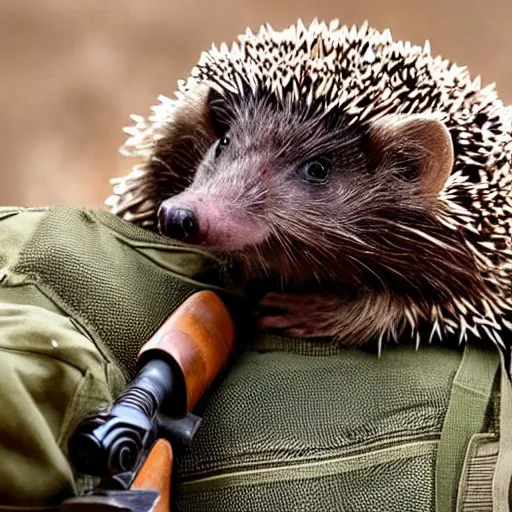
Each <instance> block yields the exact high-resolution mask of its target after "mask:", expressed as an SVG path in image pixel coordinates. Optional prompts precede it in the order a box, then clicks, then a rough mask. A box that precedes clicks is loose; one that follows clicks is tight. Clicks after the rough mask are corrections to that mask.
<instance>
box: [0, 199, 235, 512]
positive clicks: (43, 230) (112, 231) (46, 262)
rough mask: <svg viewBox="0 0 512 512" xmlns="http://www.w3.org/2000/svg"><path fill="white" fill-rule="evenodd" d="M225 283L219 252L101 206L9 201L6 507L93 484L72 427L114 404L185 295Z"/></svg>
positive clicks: (3, 221) (0, 302)
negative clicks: (72, 442) (73, 459)
mask: <svg viewBox="0 0 512 512" xmlns="http://www.w3.org/2000/svg"><path fill="white" fill-rule="evenodd" d="M220 284H224V285H225V287H226V290H227V289H228V288H229V285H230V282H229V279H228V274H227V272H226V270H225V269H224V268H223V267H222V266H221V265H219V264H218V263H217V262H216V260H215V259H214V258H212V257H209V256H206V255H203V254H202V253H201V252H199V251H195V250H188V249H186V248H184V247H183V246H171V245H169V243H167V242H166V241H165V240H164V239H162V238H161V237H158V236H156V235H152V234H151V233H147V232H146V231H144V230H143V229H140V228H137V227H134V226H132V225H130V224H129V223H126V222H124V221H121V220H119V219H118V218H116V217H114V216H111V215H109V214H106V213H104V212H94V211H86V210H79V209H72V208H48V209H39V210H24V209H21V208H20V209H6V208H4V209H1V210H0V356H1V357H0V375H2V378H1V379H0V410H2V411H4V413H3V414H2V419H1V421H0V508H2V507H5V506H15V505H16V506H17V507H21V508H22V509H23V508H27V507H39V506H52V505H53V506H56V505H58V504H59V502H60V501H61V500H62V499H64V498H66V497H69V496H72V495H74V494H76V493H77V492H81V491H82V490H83V489H84V487H85V486H86V484H87V479H86V478H84V477H82V476H79V475H75V474H73V471H72V468H71V467H70V465H69V463H68V460H67V458H66V446H67V441H68V439H69V436H70V434H71V432H72V430H73V429H74V427H75V426H76V425H77V423H78V421H80V419H82V418H83V416H84V415H86V414H88V413H90V412H92V411H94V410H96V409H98V408H100V407H107V406H108V405H109V404H110V403H111V402H112V400H113V398H114V397H115V396H116V395H117V394H118V393H119V392H120V391H121V389H122V387H123V386H124V385H125V383H126V378H127V377H128V376H130V375H131V374H132V373H133V369H134V365H135V359H136V355H137V353H138V350H139V348H140V346H141V344H142V343H143V342H145V341H146V340H147V339H148V337H149V336H150V335H151V334H152V333H153V332H154V331H155V330H156V329H157V328H158V326H159V325H160V324H161V323H162V322H163V320H165V318H167V317H168V315H169V314H170V313H171V312H172V311H173V310H174V309H176V307H178V306H179V305H180V304H181V303H182V302H183V300H184V299H185V298H186V297H187V296H189V295H190V294H192V293H194V292H195V291H197V290H198V289H200V288H208V287H209V288H211V289H214V290H216V291H217V292H219V293H223V290H224V289H221V288H219V285H220ZM223 296H224V298H225V299H226V300H227V301H228V302H229V297H227V292H226V293H223ZM233 310H236V308H235V307H234V306H233Z"/></svg>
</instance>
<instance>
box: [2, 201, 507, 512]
mask: <svg viewBox="0 0 512 512" xmlns="http://www.w3.org/2000/svg"><path fill="white" fill-rule="evenodd" d="M228 270H229V269H226V268H225V267H224V266H223V265H222V264H221V262H219V261H217V260H216V259H215V258H214V257H213V256H211V255H209V254H207V253H204V252H203V251H200V250H197V249H193V248H190V247H186V246H184V245H181V244H170V243H169V241H168V240H166V239H164V238H161V237H159V236H158V235H156V234H153V233H150V232H147V231H145V230H143V229H141V228H138V227H136V226H133V225H131V224H129V223H126V222H124V221H122V220H120V219H118V218H116V217H114V216H112V215H110V214H108V213H106V212H103V211H93V210H85V209H74V208H45V209H33V210H25V209H20V208H5V209H2V210H0V351H1V356H0V375H1V379H0V410H1V411H2V416H1V420H0V509H12V510H21V509H32V510H34V509H39V508H43V509H44V508H52V507H55V506H57V505H58V504H59V503H60V502H61V501H62V500H63V499H65V498H66V497H69V496H72V495H74V494H76V493H80V492H83V490H84V489H85V488H86V487H87V485H89V484H90V482H88V481H87V479H85V478H84V477H82V476H79V475H76V474H74V472H73V469H72V467H71V466H70V464H69V462H68V460H67V457H66V450H67V448H66V447H67V441H68V439H69V436H70V434H71V432H72V431H73V429H74V427H75V426H76V425H77V423H78V422H79V421H80V419H81V418H82V417H83V416H84V414H86V413H88V412H91V411H93V410H97V409H99V408H102V407H108V405H109V404H110V403H111V401H112V399H113V398H114V397H115V396H116V395H117V394H118V393H119V392H120V390H121V389H122V388H123V386H124V385H125V384H126V382H127V380H128V379H129V378H130V377H131V376H132V375H133V371H134V367H135V359H136V356H137V353H138V350H139V348H140V346H141V345H142V343H144V341H146V340H147V339H148V338H149V336H150V335H151V334H152V333H153V332H154V331H155V330H156V329H157V328H158V326H159V325H161V323H162V322H163V321H164V320H165V319H166V318H167V317H168V315H169V314H170V313H171V312H172V311H173V310H174V309H175V308H176V307H178V306H179V305H180V304H181V303H182V302H183V300H184V299H185V298H186V297H187V296H189V295H191V294H192V293H194V292H195V291H197V290H199V289H203V288H209V289H212V290H214V291H216V292H218V293H219V294H220V295H221V296H222V297H223V299H224V300H225V301H226V303H227V304H228V306H229V307H230V309H231V311H232V313H233V315H234V316H235V318H237V317H240V318H241V311H242V310H243V305H244V298H243V294H242V293H241V292H240V290H238V288H237V286H236V283H235V282H234V281H233V280H232V277H231V275H230V273H229V271H228ZM241 306H242V307H241ZM239 341H242V340H239ZM244 341H246V342H247V339H245V340H244ZM498 374H499V359H498V355H497V354H496V353H495V352H494V350H493V349H492V348H489V349H481V348H477V347H473V346H468V347H466V348H465V349H464V350H462V349H461V350H460V351H458V350H454V349H450V348H448V347H439V346H438V347H434V346H427V347H423V348H421V349H420V350H419V351H415V350H414V349H413V348H411V347H408V346H401V347H398V346H394V347H389V348H387V349H386V350H384V352H383V355H382V357H380V358H378V357H377V356H376V355H375V354H372V353H369V352H364V351H356V350H342V349H339V348H337V347H336V346H334V345H329V344H322V343H315V342H307V341H304V340H302V341H300V340H289V339H285V338H280V337H277V336H269V335H261V336H258V337H255V338H254V339H252V340H251V342H250V344H249V346H248V347H247V348H246V350H245V351H243V352H242V353H241V354H240V355H239V357H238V358H237V360H236V362H235V364H234V365H233V367H232V368H231V370H230V372H229V373H228V374H227V375H226V376H225V378H224V379H223V380H222V382H220V383H219V384H218V385H217V386H216V387H215V388H214V389H213V390H212V392H211V393H210V396H209V397H208V402H207V407H206V411H205V413H204V421H203V424H202V426H201V429H200V431H199V433H198V435H197V438H196V441H195V443H194V445H193V447H192V448H191V449H189V450H188V451H187V452H186V453H184V454H182V455H181V456H180V457H179V459H178V461H177V472H176V475H175V483H176V489H175V492H174V496H175V505H176V510H179V511H212V512H215V511H262V510H276V511H292V510H312V511H313V510H314V511H323V510H325V511H328V510H329V511H330V510H340V511H341V510H350V511H368V510H379V511H386V510H389V511H395V510H396V511H407V512H414V511H421V512H424V511H434V510H437V511H448V510H482V511H484V510H492V492H493V485H494V494H495V495H496V493H497V492H498V493H499V492H500V491H499V489H500V486H499V485H497V484H496V483H494V484H493V479H494V481H495V480H496V478H495V476H494V475H495V468H496V461H497V459H498V456H499V454H500V453H501V451H499V450H498V449H499V442H500V439H499V427H500V422H503V412H502V415H501V417H500V407H499V395H498V391H499V387H500V382H499V379H498V378H497V376H498ZM509 426H510V423H509ZM498 480H499V478H498ZM502 487H503V486H502ZM497 488H498V490H496V489H497ZM490 500H491V501H490ZM471 506H473V507H474V506H477V507H480V508H470V507H471ZM457 507H458V508H457ZM463 507H466V508H463ZM468 507H469V508H468ZM504 510H505V509H504Z"/></svg>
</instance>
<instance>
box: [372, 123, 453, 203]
mask: <svg viewBox="0 0 512 512" xmlns="http://www.w3.org/2000/svg"><path fill="white" fill-rule="evenodd" d="M369 143H370V156H371V160H372V161H373V163H374V164H377V166H378V165H379V163H381V162H382V161H393V162H395V163H396V164H398V165H400V164H402V165H404V166H405V167H406V168H407V167H408V166H409V167H412V168H413V169H412V170H413V171H414V179H415V180H417V182H418V184H419V188H420V190H421V192H423V193H424V194H425V195H428V196H429V197H436V196H437V195H439V193H440V192H441V191H442V190H443V188H444V186H445V184H446V181H447V180H448V178H449V176H450V174H451V172H452V169H453V163H454V149H453V143H452V138H451V136H450V132H449V131H448V129H447V128H446V126H445V125H444V123H442V122H441V121H439V120H437V119H433V118H431V117H427V116H421V115H389V116H384V117H382V118H380V119H378V120H376V121H374V122H373V123H372V126H371V128H370V132H369ZM397 160H398V161H397ZM400 160H403V161H402V162H400Z"/></svg>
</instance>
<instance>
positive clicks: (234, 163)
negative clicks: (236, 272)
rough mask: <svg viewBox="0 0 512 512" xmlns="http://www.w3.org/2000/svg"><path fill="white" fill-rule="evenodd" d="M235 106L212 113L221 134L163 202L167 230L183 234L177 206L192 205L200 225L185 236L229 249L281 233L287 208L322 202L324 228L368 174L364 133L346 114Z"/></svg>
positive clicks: (294, 212)
mask: <svg viewBox="0 0 512 512" xmlns="http://www.w3.org/2000/svg"><path fill="white" fill-rule="evenodd" d="M229 107H230V108H229V121H228V122H222V123H220V122H218V120H216V119H213V120H212V125H213V126H214V129H215V131H216V134H217V137H218V138H217V139H216V140H215V141H214V143H213V144H212V145H211V146H210V148H209V149H208V150H207V151H206V154H205V156H204V158H203V159H202V161H201V162H200V164H199V165H198V167H197V170H196V171H195V176H194V180H193V182H192V184H191V186H189V187H188V188H187V189H186V191H185V192H183V193H182V194H179V195H178V196H174V197H172V198H171V199H169V200H168V201H166V202H165V203H164V205H163V208H162V210H161V211H162V215H163V217H164V219H163V222H162V223H161V225H162V226H163V230H164V232H166V233H167V234H173V235H174V236H176V234H178V236H179V233H176V228H175V224H176V223H175V222H174V220H175V219H176V217H175V216H174V215H173V214H172V211H173V210H175V209H176V208H183V207H184V206H185V205H188V209H189V210H190V211H191V212H192V211H193V216H194V217H195V223H196V224H197V228H198V229H197V230H195V231H194V232H190V231H189V232H187V233H186V232H184V231H183V230H181V234H182V237H183V236H185V237H186V239H187V240H188V241H190V242H193V243H201V244H204V245H206V246H209V247H211V248H214V249H219V250H224V251H234V250H241V249H243V248H244V247H247V246H251V245H258V244H262V243H264V242H268V241H269V238H270V237H272V236H279V235H280V231H281V229H280V224H281V222H280V218H281V217H282V216H283V214H284V213H285V212H286V213H288V214H289V215H290V216H291V217H292V218H297V219H298V218H300V217H302V216H303V215H307V210H309V211H311V210H315V211H316V218H317V219H318V231H321V226H322V222H321V219H322V217H323V216H325V215H327V214H328V213H329V212H328V210H329V206H328V205H329V204H332V201H333V200H335V199H336V200H337V203H338V204H340V205H341V206H342V205H343V199H342V196H343V195H344V193H345V192H344V191H346V190H349V189H351V188H352V185H350V182H351V181H360V180H361V178H362V176H363V175H364V174H365V170H366V163H365V156H364V153H363V149H362V137H361V135H360V134H359V133H358V132H357V131H356V130H354V129H348V128H347V127H346V126H345V124H344V123H343V122H342V121H340V117H339V116H336V117H333V118H331V119H318V118H309V117H308V116H307V111H305V110H304V111H303V112H301V110H300V108H299V109H297V108H294V109H292V108H283V107H282V106H277V105H275V104H272V103H271V102H269V101H266V100H265V99H262V100H255V99H253V100H252V101H250V102H245V103H243V104H235V103H233V104H231V105H229ZM332 119H335V121H332ZM169 212H171V214H169ZM191 215H192V214H191ZM179 230H180V229H179V228H178V231H179ZM171 232H172V233H171Z"/></svg>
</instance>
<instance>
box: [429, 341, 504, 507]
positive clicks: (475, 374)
mask: <svg viewBox="0 0 512 512" xmlns="http://www.w3.org/2000/svg"><path fill="white" fill-rule="evenodd" d="M499 364H500V363H499V354H498V353H497V351H494V352H491V351H488V350H482V349H480V348H478V347H475V346H472V345H468V346H467V347H466V349H465V351H464V356H463V358H462V362H461V365H460V367H459V370H458V371H457V374H456V375H455V378H454V381H453V385H452V393H451V398H450V404H449V406H448V411H447V413H446V416H445V420H444V425H443V432H442V434H441V439H440V441H439V450H438V454H437V462H436V510H437V512H450V511H451V510H453V507H454V506H455V504H456V500H457V484H458V482H459V480H460V476H461V470H462V465H463V461H464V454H465V452H466V450H467V449H468V446H469V443H470V441H471V438H472V437H473V436H474V435H476V434H478V433H479V432H481V431H482V429H483V428H484V424H485V420H486V415H485V413H486V410H487V408H488V405H489V400H490V397H491V393H492V389H493V384H494V382H495V377H496V374H497V372H498V369H499Z"/></svg>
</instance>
